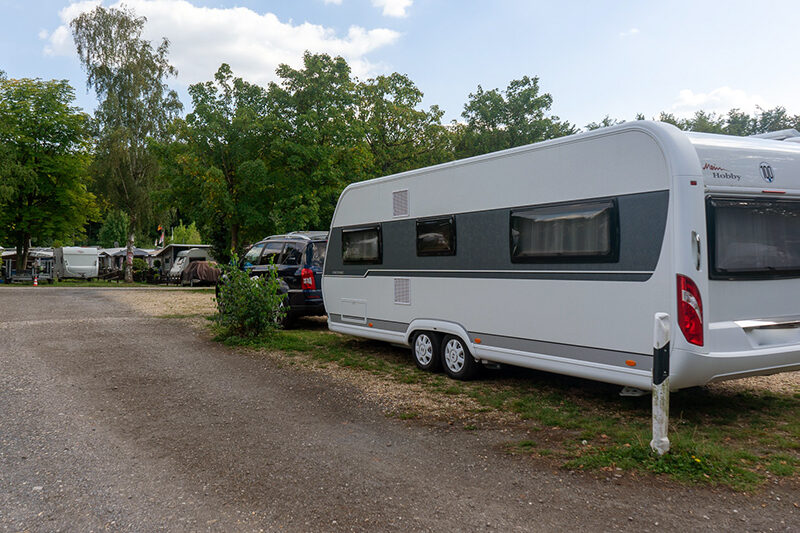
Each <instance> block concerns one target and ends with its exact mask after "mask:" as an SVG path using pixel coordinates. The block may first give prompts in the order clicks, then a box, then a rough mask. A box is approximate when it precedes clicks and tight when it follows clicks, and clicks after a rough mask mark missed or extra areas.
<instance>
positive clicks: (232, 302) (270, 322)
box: [216, 257, 286, 336]
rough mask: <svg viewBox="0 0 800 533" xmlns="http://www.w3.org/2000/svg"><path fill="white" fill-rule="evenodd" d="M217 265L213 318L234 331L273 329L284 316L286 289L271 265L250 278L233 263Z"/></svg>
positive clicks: (255, 332)
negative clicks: (217, 279) (217, 277)
mask: <svg viewBox="0 0 800 533" xmlns="http://www.w3.org/2000/svg"><path fill="white" fill-rule="evenodd" d="M236 259H237V258H236V257H234V261H233V265H220V267H221V269H222V276H220V280H219V284H218V285H217V309H218V310H219V313H218V314H217V317H216V319H217V321H218V322H219V323H220V324H221V325H222V326H224V327H225V328H227V329H228V331H229V332H231V333H234V334H237V335H245V336H256V335H265V334H269V333H271V332H272V331H274V330H275V329H277V328H278V327H279V326H280V325H281V324H282V321H283V319H284V317H285V316H286V309H285V307H284V305H283V303H284V299H285V298H286V291H285V288H284V286H283V284H282V282H281V279H280V277H278V271H277V269H275V268H271V269H269V271H268V273H266V274H264V275H263V276H262V277H253V278H251V277H250V276H249V275H248V273H247V272H244V271H242V270H239V269H238V268H237V267H236V266H235V265H236V263H237V260H236Z"/></svg>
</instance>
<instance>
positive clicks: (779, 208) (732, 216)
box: [707, 198, 800, 279]
mask: <svg viewBox="0 0 800 533" xmlns="http://www.w3.org/2000/svg"><path fill="white" fill-rule="evenodd" d="M707 206H708V222H709V224H708V226H709V227H708V235H709V259H710V264H711V272H710V274H711V277H712V278H727V279H730V278H746V277H789V276H798V275H800V202H797V201H786V200H783V201H781V200H752V199H750V200H747V199H734V198H731V199H710V200H709V201H708V204H707Z"/></svg>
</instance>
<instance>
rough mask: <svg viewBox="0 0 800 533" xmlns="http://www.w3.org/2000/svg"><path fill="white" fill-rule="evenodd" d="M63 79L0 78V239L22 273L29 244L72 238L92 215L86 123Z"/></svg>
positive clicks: (69, 88)
mask: <svg viewBox="0 0 800 533" xmlns="http://www.w3.org/2000/svg"><path fill="white" fill-rule="evenodd" d="M74 100H75V91H74V90H73V88H72V87H71V86H70V85H69V84H68V83H67V82H66V81H65V80H50V81H42V80H39V79H11V80H9V79H6V78H5V77H0V239H10V240H11V241H12V242H13V243H14V244H15V246H16V249H17V258H18V262H17V265H18V269H20V270H24V269H26V268H27V263H28V251H29V249H30V246H31V244H32V243H36V242H39V243H41V242H50V241H53V240H55V239H65V238H71V237H72V236H73V235H74V234H76V233H81V232H82V231H83V228H84V226H85V225H86V223H87V222H88V221H89V220H92V219H93V218H94V217H96V215H97V208H96V205H95V197H94V195H93V194H92V193H90V192H89V191H88V185H89V179H88V177H87V167H88V165H89V161H90V156H89V153H88V150H89V147H90V136H89V132H88V128H87V125H88V119H89V117H88V116H87V115H86V114H85V113H83V112H81V110H80V109H79V108H77V107H74V106H72V103H73V102H74Z"/></svg>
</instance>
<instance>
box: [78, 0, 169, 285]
mask: <svg viewBox="0 0 800 533" xmlns="http://www.w3.org/2000/svg"><path fill="white" fill-rule="evenodd" d="M145 22H146V19H145V18H143V17H136V16H135V14H134V13H133V11H130V10H128V9H127V8H125V7H122V8H121V9H115V8H109V9H106V8H104V7H103V6H97V7H96V8H95V9H94V10H93V11H90V12H87V13H83V14H81V15H80V16H78V17H77V18H75V19H74V20H73V21H72V22H71V23H70V27H71V28H72V34H73V38H74V41H75V45H76V47H77V51H78V58H79V59H80V62H81V64H82V65H83V67H84V69H85V70H86V74H87V84H88V86H89V87H91V88H94V89H95V91H96V92H97V97H98V100H99V102H100V103H99V105H98V107H97V110H96V111H95V122H96V127H97V130H98V138H97V142H96V152H95V159H94V162H93V165H92V173H93V175H94V176H95V178H96V181H97V184H98V188H99V190H100V191H102V193H103V194H104V195H105V196H106V199H107V200H108V201H109V202H110V203H111V204H112V205H113V206H114V207H117V208H119V209H121V210H123V211H124V212H125V213H126V214H127V215H128V217H129V224H130V236H129V238H128V239H127V246H128V249H131V248H132V247H133V232H135V231H136V230H141V229H142V228H145V227H149V226H152V225H153V224H152V223H151V222H152V220H153V218H154V217H153V202H152V198H151V194H152V192H153V191H154V190H155V189H156V185H157V181H156V177H157V176H158V173H159V172H158V160H157V158H156V157H155V155H154V154H153V151H152V150H151V148H150V145H151V143H152V142H154V141H156V140H160V139H164V136H165V134H166V131H167V125H168V124H169V123H170V122H171V121H172V120H173V119H174V118H175V117H176V116H177V114H178V112H179V111H180V109H181V107H182V106H181V104H180V102H179V101H178V96H177V93H175V91H171V90H169V89H168V87H167V85H166V83H165V81H164V80H165V79H166V78H167V77H169V76H174V75H175V74H176V71H175V69H174V68H173V67H172V66H171V65H170V64H169V62H168V61H167V53H168V51H169V41H168V40H167V39H163V40H162V42H161V44H160V45H159V46H158V47H157V48H155V49H153V47H152V45H151V44H150V42H149V41H147V40H145V39H143V38H142V32H143V30H144V24H145ZM130 276H131V272H130V269H128V268H126V280H128V281H130Z"/></svg>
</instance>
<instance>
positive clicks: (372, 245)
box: [342, 226, 381, 264]
mask: <svg viewBox="0 0 800 533" xmlns="http://www.w3.org/2000/svg"><path fill="white" fill-rule="evenodd" d="M342 261H343V262H344V263H349V264H353V263H380V262H381V227H380V226H372V227H369V228H358V229H346V230H342Z"/></svg>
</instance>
